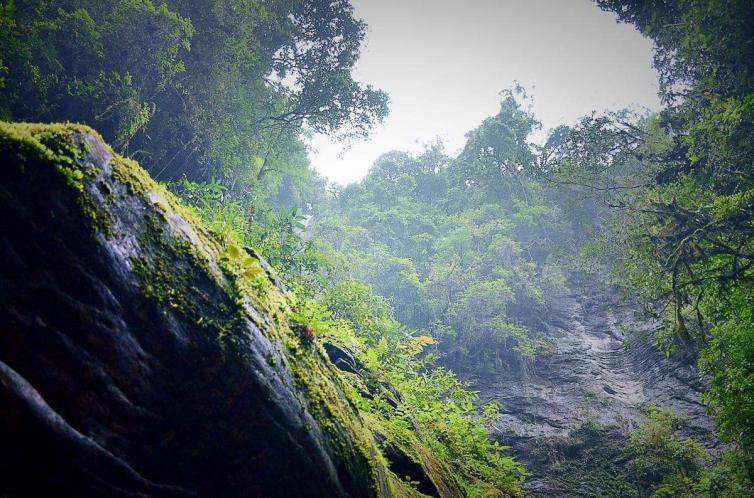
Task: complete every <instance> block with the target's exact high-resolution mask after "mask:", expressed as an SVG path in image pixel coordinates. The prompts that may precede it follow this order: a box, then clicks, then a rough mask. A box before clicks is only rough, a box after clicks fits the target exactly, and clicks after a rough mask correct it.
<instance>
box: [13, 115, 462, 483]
mask: <svg viewBox="0 0 754 498" xmlns="http://www.w3.org/2000/svg"><path fill="white" fill-rule="evenodd" d="M0 162H1V163H2V165H3V170H4V171H3V182H2V183H1V184H0V212H2V216H1V217H0V223H1V224H2V226H0V302H1V303H2V305H1V306H0V440H1V441H2V442H3V443H2V444H1V445H0V495H3V496H5V495H7V496H218V497H232V496H323V497H338V496H352V497H362V496H363V497H370V496H393V495H399V496H404V495H405V496H415V495H418V493H417V492H416V491H415V490H413V489H411V488H410V486H407V485H405V483H403V482H402V481H401V479H399V478H397V476H396V475H395V474H393V473H392V472H391V471H390V469H389V467H388V465H389V462H388V460H387V459H386V458H385V457H384V456H383V455H382V453H381V452H380V450H379V448H378V447H377V445H376V444H375V438H374V434H373V432H372V431H371V430H370V429H369V428H368V426H367V424H366V423H365V422H364V419H363V418H362V416H361V414H360V413H359V410H358V409H357V407H356V404H355V403H354V402H353V395H352V392H353V388H352V387H351V386H350V385H348V384H347V383H346V382H345V381H344V379H343V377H342V375H341V374H339V373H338V371H337V370H336V369H335V368H334V367H333V365H332V364H331V363H330V362H329V361H328V360H327V357H326V355H325V352H324V350H323V349H322V347H321V345H319V344H317V343H316V341H315V342H314V343H312V342H311V341H310V338H308V337H302V336H301V335H300V334H297V333H296V330H298V329H299V328H300V326H299V325H297V324H295V323H293V321H292V319H291V310H290V309H289V304H288V300H287V298H286V294H285V291H284V289H282V288H280V287H279V286H278V285H277V284H276V283H275V281H274V279H273V278H272V277H271V276H270V275H269V274H268V273H269V268H268V267H267V266H266V265H265V264H264V262H263V261H261V260H258V259H256V258H255V257H252V256H250V255H248V254H246V252H244V251H242V250H240V249H239V248H237V247H224V246H223V245H222V244H221V243H219V242H218V241H217V240H215V239H214V238H213V237H212V236H211V235H210V234H209V233H208V232H207V231H206V230H205V229H203V227H202V225H201V223H199V222H197V221H196V220H195V219H194V216H193V214H192V213H191V212H189V211H187V210H186V209H185V208H183V207H182V206H181V205H180V204H179V203H178V202H177V201H176V200H175V199H174V198H173V196H171V195H170V194H169V193H168V192H167V191H165V189H163V188H162V187H160V186H159V185H157V184H156V183H155V182H154V181H152V180H151V179H150V178H149V177H148V175H147V174H146V173H145V172H144V171H143V170H141V168H139V166H138V165H137V164H135V163H133V162H131V161H129V160H126V159H123V158H121V157H118V156H117V155H114V154H113V153H112V152H111V150H110V149H109V148H108V147H107V146H106V145H105V144H104V143H103V142H102V141H101V139H100V138H99V137H98V135H97V134H96V133H95V132H93V131H92V130H90V129H88V128H85V127H81V126H75V125H50V126H43V125H15V124H13V125H11V124H5V123H0ZM434 472H435V474H434V475H433V480H434V482H435V484H436V485H437V486H436V487H437V489H439V490H441V491H442V494H443V495H444V496H456V495H458V494H460V493H459V492H458V490H457V489H456V488H455V487H454V486H453V484H452V482H453V480H452V478H449V477H448V478H447V482H443V479H444V478H443V477H442V476H439V475H437V471H436V470H435V471H434Z"/></svg>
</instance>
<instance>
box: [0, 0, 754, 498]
mask: <svg viewBox="0 0 754 498" xmlns="http://www.w3.org/2000/svg"><path fill="white" fill-rule="evenodd" d="M596 3H597V5H598V6H599V7H600V8H602V9H605V10H609V11H611V12H614V13H615V14H616V15H617V17H618V18H619V20H620V21H622V22H626V23H630V24H633V25H634V26H636V28H637V29H638V30H640V31H641V32H642V33H643V34H644V35H645V36H647V37H649V38H651V39H652V40H653V42H654V44H655V48H656V56H655V60H654V64H655V67H656V68H657V70H658V73H659V75H660V85H661V96H662V99H663V103H664V109H663V110H662V111H661V112H659V113H657V114H637V113H635V112H629V111H621V112H613V113H603V114H598V113H594V114H592V115H590V116H587V117H585V118H584V119H583V120H581V121H580V123H579V124H578V125H576V126H573V127H561V128H558V129H556V130H554V131H553V132H552V133H551V134H550V135H549V137H548V139H547V141H546V142H545V143H544V145H541V146H537V145H534V144H532V143H531V141H530V136H531V134H532V132H533V131H534V130H535V129H537V127H538V126H539V123H538V122H537V120H536V118H535V116H533V115H531V114H530V113H529V112H528V111H527V110H526V106H525V102H526V99H527V97H526V95H525V92H523V91H522V89H520V88H513V89H510V90H507V91H505V92H503V93H502V94H501V103H500V110H499V112H498V113H497V114H496V115H494V116H491V117H489V118H487V119H486V120H484V121H483V122H482V123H480V124H479V126H478V127H477V128H476V129H474V130H472V131H471V132H469V134H468V136H467V142H466V145H465V147H464V148H463V150H462V151H461V152H460V154H458V155H457V156H455V157H453V156H450V155H448V154H447V153H446V152H445V151H444V149H443V147H442V144H440V143H436V144H430V145H428V146H427V147H426V150H425V151H424V152H423V153H421V154H416V155H412V154H408V153H405V152H400V151H391V152H388V153H386V154H384V155H383V156H382V157H381V158H380V159H379V160H378V161H377V162H376V163H375V164H374V165H373V167H372V169H371V170H370V172H369V174H368V175H367V176H366V178H364V179H363V181H361V182H359V183H356V184H351V185H348V186H345V187H342V186H334V185H328V184H327V182H326V180H325V179H323V178H322V177H320V176H319V175H318V174H317V173H316V172H315V171H314V170H313V169H312V168H311V167H310V165H309V163H308V160H307V150H306V146H305V144H304V137H305V136H306V135H307V134H308V133H311V132H313V131H316V132H325V133H331V134H334V135H337V136H341V137H344V138H348V137H354V136H365V135H367V134H368V133H369V130H370V129H371V128H372V126H374V125H375V124H376V123H379V122H380V121H381V120H382V119H383V118H384V117H385V116H386V114H387V111H388V98H387V95H385V94H384V93H383V92H381V91H380V90H378V89H375V88H372V87H371V86H369V85H368V84H365V83H361V82H357V81H354V79H353V77H352V69H353V66H354V63H355V62H356V61H357V59H358V57H359V50H360V45H361V42H362V40H363V38H364V33H365V29H366V26H365V25H364V23H363V22H362V21H359V20H358V19H356V18H355V17H354V15H353V8H352V7H351V5H350V3H349V2H348V1H347V0H328V1H323V0H269V1H258V0H230V1H223V0H201V1H183V0H110V1H106V2H101V1H89V0H76V1H74V0H24V1H17V2H14V1H13V0H7V1H6V2H4V3H3V4H0V118H2V119H4V120H13V121H37V122H39V121H45V122H47V121H77V122H82V123H86V124H88V125H91V126H93V127H95V128H97V129H98V130H99V131H100V132H101V133H102V134H103V136H104V137H105V139H106V140H108V141H109V142H110V143H112V144H113V145H114V146H115V147H116V149H117V150H118V152H120V153H122V154H123V155H126V156H129V157H133V158H135V159H137V160H139V161H140V163H141V164H142V165H143V166H145V167H146V168H147V169H148V170H149V171H150V173H151V174H152V175H153V176H154V177H155V178H156V179H157V180H158V181H161V182H165V183H167V184H168V186H169V188H171V189H172V190H173V191H175V192H176V193H178V194H179V195H180V196H181V197H182V198H183V200H184V201H185V202H186V203H187V204H188V205H191V206H193V207H194V208H195V210H196V211H197V212H198V213H199V214H200V215H201V216H202V217H203V218H204V220H205V222H206V223H207V224H208V225H209V226H210V227H211V228H212V229H213V231H215V232H216V234H217V235H218V236H220V237H223V238H224V239H225V240H226V241H227V243H228V244H229V245H233V244H236V245H239V246H244V247H250V248H253V250H254V251H256V252H257V253H259V254H262V255H263V256H264V257H265V258H267V259H268V260H269V262H270V263H271V264H272V265H273V266H274V267H275V268H276V270H277V271H278V273H279V274H280V275H281V277H282V278H283V280H284V281H285V283H286V285H287V286H288V287H289V288H291V289H292V290H293V293H294V295H295V296H296V299H297V300H298V302H299V307H298V309H299V311H300V313H301V316H302V319H305V320H306V321H308V322H310V323H312V324H313V328H314V330H315V332H316V334H317V335H318V336H319V337H322V338H326V339H327V340H330V341H333V342H334V343H337V344H339V345H341V346H343V347H345V348H348V349H349V350H351V351H353V352H354V354H355V355H356V357H357V358H358V360H359V361H360V363H362V364H363V366H364V368H365V370H366V371H367V372H368V379H369V381H370V382H376V383H383V382H385V383H389V384H390V385H392V386H394V389H395V390H396V394H395V395H394V399H391V397H390V394H389V391H385V396H383V397H381V396H376V397H374V398H373V399H369V400H366V399H364V400H363V402H364V404H365V409H366V410H369V411H370V412H372V413H374V415H375V417H379V418H380V419H381V420H383V421H384V422H385V423H386V424H388V425H389V427H390V428H391V429H390V431H391V434H392V437H396V438H401V437H403V438H406V437H413V436H410V435H409V432H411V430H410V428H409V427H408V425H409V424H408V423H407V417H408V415H407V414H411V415H412V418H413V420H414V421H415V423H416V424H418V425H419V426H420V427H421V428H422V431H421V434H422V436H421V437H423V438H424V439H425V440H424V442H425V443H426V444H427V445H428V446H429V447H430V448H431V450H432V451H433V452H434V453H435V454H436V456H437V458H438V459H440V460H441V461H442V462H444V464H447V465H449V466H451V467H452V468H454V469H455V470H456V472H457V475H458V476H459V479H461V480H462V482H463V483H464V487H465V488H466V490H467V492H468V493H469V495H470V496H483V495H484V493H486V492H489V491H490V490H492V489H502V490H505V491H507V492H508V493H511V494H517V493H519V487H520V484H521V482H522V479H523V477H524V475H525V471H524V469H523V468H522V467H521V465H520V464H519V463H517V462H516V461H515V460H514V459H513V458H512V457H510V456H509V455H507V454H506V453H505V451H504V448H502V447H500V446H499V445H497V444H496V443H492V442H490V441H489V440H488V438H487V434H486V432H485V429H484V424H489V423H492V422H493V421H494V420H495V419H496V417H497V416H498V414H499V410H500V407H499V406H497V405H494V404H490V405H485V406H480V405H479V404H478V403H477V401H478V400H477V397H476V395H475V393H473V392H469V391H468V390H467V389H466V388H465V386H464V385H463V383H461V382H460V381H459V380H458V379H457V377H456V376H455V375H454V373H453V372H454V369H456V370H458V369H460V370H462V369H464V368H465V365H468V364H474V365H482V367H483V368H489V369H495V368H501V367H509V368H520V369H523V370H525V369H527V368H530V366H531V365H532V362H533V361H534V360H535V358H536V357H537V355H539V354H543V353H546V352H547V351H548V349H549V348H551V347H552V344H551V340H550V338H548V337H547V335H546V334H545V333H544V332H543V330H544V329H543V327H542V323H541V320H542V317H544V316H546V315H547V313H548V311H549V310H550V308H551V307H552V306H553V303H554V302H555V301H556V300H557V299H558V297H559V296H561V295H562V294H564V293H566V292H568V289H569V286H570V285H572V283H573V281H574V278H576V277H577V276H578V275H585V274H600V275H610V277H609V278H610V283H611V284H612V285H616V286H618V287H620V288H621V289H622V290H623V291H624V293H625V294H626V295H628V296H630V297H631V298H632V299H638V300H641V301H642V302H644V303H645V304H646V309H647V310H648V312H649V313H651V314H653V316H654V317H655V318H657V319H660V320H663V321H664V323H665V324H666V326H665V327H664V329H663V332H662V334H661V335H660V336H659V337H658V347H660V348H662V349H663V350H664V351H666V352H667V354H669V355H671V354H684V355H687V356H689V357H692V358H695V359H697V360H698V364H699V367H700V372H701V375H703V376H704V377H705V378H706V379H708V389H707V391H706V394H705V397H704V401H705V403H706V404H707V407H708V410H709V413H710V414H711V415H712V417H713V418H714V420H715V422H716V424H717V430H718V435H719V437H720V438H721V439H722V440H723V441H725V442H726V443H729V445H730V450H729V451H728V452H727V453H726V455H725V456H724V458H723V459H721V460H720V462H717V463H715V462H711V461H710V459H709V457H708V455H706V452H705V450H704V448H703V447H701V446H700V445H699V444H698V443H694V442H693V441H686V440H683V439H679V438H678V437H677V436H676V435H675V433H674V430H675V427H676V426H677V424H678V420H677V419H676V418H674V416H673V415H672V414H667V413H664V412H662V411H658V410H653V411H651V413H649V414H648V422H647V424H646V425H645V426H644V427H642V428H640V429H639V430H637V431H636V432H635V433H634V435H633V436H632V438H631V440H630V442H629V445H628V450H627V451H628V452H629V453H630V454H622V456H621V457H620V458H623V459H625V460H626V461H629V462H630V464H628V469H629V475H631V476H633V478H632V479H633V482H638V483H642V484H641V485H640V486H639V487H638V488H637V489H636V490H633V491H631V492H632V493H633V492H636V493H637V494H638V495H639V496H649V495H650V494H651V495H653V496H746V493H747V489H750V487H751V483H752V480H754V5H752V3H751V2H749V1H746V0H726V1H720V0H677V1H672V2H646V1H640V0H597V1H596ZM670 455H672V456H670ZM669 460H673V464H672V465H671V464H669V463H668V461H669ZM666 466H667V467H666ZM657 472H660V473H661V475H657ZM632 489H633V488H632Z"/></svg>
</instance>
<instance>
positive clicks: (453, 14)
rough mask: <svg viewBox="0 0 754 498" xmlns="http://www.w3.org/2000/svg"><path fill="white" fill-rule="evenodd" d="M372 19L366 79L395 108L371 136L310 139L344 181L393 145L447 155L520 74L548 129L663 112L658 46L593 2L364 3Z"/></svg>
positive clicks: (362, 75) (329, 171)
mask: <svg viewBox="0 0 754 498" xmlns="http://www.w3.org/2000/svg"><path fill="white" fill-rule="evenodd" d="M353 4H354V6H355V9H356V16H357V17H360V18H362V19H364V20H366V22H367V23H368V24H369V32H368V34H367V40H366V44H365V46H364V49H363V54H362V57H361V60H360V61H359V63H358V66H357V68H356V71H355V76H356V79H358V80H359V81H362V82H366V83H370V84H373V85H374V86H375V87H378V88H381V89H383V90H385V91H386V92H388V94H389V96H390V115H389V116H388V118H387V119H386V120H385V122H384V124H383V125H381V126H379V127H378V128H376V129H375V130H374V131H373V133H372V136H371V137H370V139H369V140H366V141H357V142H354V143H351V144H350V145H345V144H343V143H341V142H336V141H333V140H332V139H330V138H328V137H324V136H315V137H313V139H312V140H311V146H312V151H311V152H310V158H311V161H312V164H313V166H314V167H315V168H316V169H317V171H319V172H320V173H321V174H323V175H324V176H326V177H327V178H328V179H330V180H331V181H334V182H337V183H342V184H345V183H349V182H353V181H357V180H359V179H361V178H362V177H363V176H364V175H365V174H366V172H367V171H368V170H369V167H370V166H371V164H372V163H373V161H374V160H375V159H376V158H377V157H378V156H379V155H380V154H382V153H384V152H386V151H389V150H394V149H398V150H411V151H418V150H421V148H422V147H423V145H424V144H426V143H428V142H431V141H434V140H436V139H437V138H439V139H441V140H443V142H444V143H445V145H446V148H447V150H448V151H449V152H451V153H454V152H456V151H458V149H460V147H462V146H463V141H464V135H465V134H466V133H467V132H468V131H469V130H471V129H473V128H474V127H476V126H478V125H479V123H480V122H481V121H482V120H483V119H484V118H485V117H487V116H490V115H493V114H495V113H496V112H497V109H498V103H499V93H500V91H501V90H503V89H505V88H508V87H510V86H511V85H513V84H514V82H516V81H518V82H520V83H521V84H522V85H523V86H525V87H526V88H527V90H528V93H529V95H530V97H532V98H533V101H534V105H533V111H534V113H535V114H536V116H537V117H538V118H539V119H540V120H541V121H542V123H543V129H544V131H543V135H544V133H545V132H546V130H547V129H550V128H553V127H555V126H558V125H560V124H569V123H573V122H574V121H575V120H576V119H578V118H579V117H580V116H583V115H586V114H588V113H590V112H591V111H593V110H598V111H600V110H615V109H620V108H624V107H628V106H639V107H646V108H649V109H659V105H660V104H659V99H658V97H657V91H658V87H657V76H656V73H655V71H654V69H653V68H652V65H651V59H652V43H651V42H650V41H649V40H648V39H645V38H643V37H642V36H641V35H640V34H639V33H638V32H637V31H636V30H635V29H634V27H633V26H627V25H619V24H617V23H616V21H615V17H614V16H613V14H610V13H605V12H602V11H601V10H599V9H598V8H597V7H596V6H595V5H594V4H593V3H591V2H590V1H588V0H561V1H553V0H472V1H460V0H440V1H435V2H432V6H431V8H427V7H428V5H427V4H428V2H426V1H421V0H354V2H353Z"/></svg>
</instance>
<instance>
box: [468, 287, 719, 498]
mask: <svg viewBox="0 0 754 498" xmlns="http://www.w3.org/2000/svg"><path fill="white" fill-rule="evenodd" d="M572 288H573V289H574V291H573V294H572V295H569V296H565V297H563V298H562V299H561V300H560V302H559V305H558V307H557V309H556V310H554V311H553V312H552V313H551V315H550V316H548V317H545V318H544V321H545V322H546V324H547V335H548V336H549V337H551V338H552V344H553V348H552V351H550V352H548V353H543V354H542V355H541V356H540V357H538V358H537V360H536V361H535V362H534V364H533V365H531V366H529V367H527V368H517V369H497V370H495V371H474V370H465V371H464V372H463V373H462V375H461V377H462V378H464V380H466V381H467V382H470V383H471V387H472V388H473V389H475V390H479V391H480V398H481V401H483V402H488V401H499V402H501V403H502V404H503V407H504V409H503V412H504V415H503V417H502V419H501V422H500V423H499V424H498V426H497V427H496V428H494V429H493V436H494V437H495V438H496V439H497V440H499V441H500V442H501V443H503V444H506V445H510V446H511V447H512V451H513V454H514V455H516V456H517V457H518V458H519V459H520V460H521V461H522V462H524V464H525V465H526V466H527V471H529V472H530V473H531V474H532V476H531V477H530V478H529V479H528V481H527V489H528V492H529V493H530V494H531V495H532V496H575V495H573V494H570V493H568V492H567V491H564V490H563V489H557V488H553V487H552V485H551V483H550V482H549V479H548V477H549V474H550V471H551V469H552V466H553V465H556V464H557V465H560V464H562V463H563V462H567V461H568V459H569V458H570V457H569V452H570V453H571V456H573V454H575V453H578V447H579V445H583V444H587V443H588V441H587V443H585V438H584V436H585V434H584V433H580V432H579V431H580V430H582V429H583V428H584V426H585V424H586V423H589V425H591V426H596V427H602V428H604V431H602V432H601V433H600V434H596V435H594V437H596V438H598V439H600V440H604V441H605V442H607V440H608V439H609V440H610V444H613V443H617V444H619V445H624V444H625V442H626V440H627V438H628V436H629V434H630V433H631V431H632V430H633V429H634V428H635V427H636V426H637V425H639V424H640V423H642V422H643V421H644V420H645V416H644V414H643V412H642V407H645V406H646V405H647V404H648V403H655V404H657V405H658V406H660V407H662V408H666V409H670V410H673V411H676V412H678V413H679V414H681V415H683V416H684V418H685V428H684V435H685V436H693V437H695V438H697V439H699V440H700V441H702V442H703V443H704V444H705V445H706V446H708V447H709V448H711V449H712V450H713V452H714V451H715V450H716V449H717V447H718V443H717V441H716V440H715V438H714V435H713V431H714V424H713V422H712V421H711V420H710V419H709V418H708V417H707V416H706V415H705V413H704V407H703V405H702V404H701V402H700V395H701V392H702V390H703V387H704V386H703V383H702V382H701V381H700V380H699V377H698V375H697V371H696V368H695V367H694V366H693V365H694V361H693V359H682V358H670V359H668V358H666V357H665V356H664V355H663V354H662V353H661V352H660V351H659V350H658V349H657V347H656V346H655V337H656V332H657V329H658V327H659V324H658V323H656V322H655V321H652V320H650V319H648V318H647V317H646V316H644V314H643V313H641V312H640V311H639V310H638V306H636V305H633V304H631V303H626V302H622V301H621V300H620V299H618V297H617V295H616V293H615V292H611V291H609V290H604V289H600V288H599V287H598V286H597V285H591V284H584V283H581V284H578V285H576V286H573V287H572ZM582 432H583V431H582ZM601 493H604V491H602V492H595V493H594V494H590V493H588V492H586V494H583V495H582V494H579V495H578V496H600V495H603V494H601ZM603 496H604V495H603Z"/></svg>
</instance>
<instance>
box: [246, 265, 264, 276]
mask: <svg viewBox="0 0 754 498" xmlns="http://www.w3.org/2000/svg"><path fill="white" fill-rule="evenodd" d="M263 273H264V270H263V269H262V267H261V266H259V264H258V263H257V264H255V265H252V266H249V267H248V268H246V270H244V272H243V274H244V276H245V277H247V278H257V277H258V276H260V275H261V274H263Z"/></svg>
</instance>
